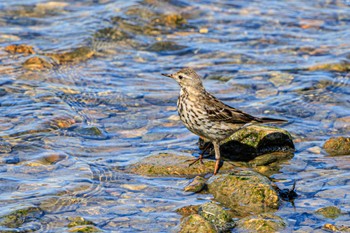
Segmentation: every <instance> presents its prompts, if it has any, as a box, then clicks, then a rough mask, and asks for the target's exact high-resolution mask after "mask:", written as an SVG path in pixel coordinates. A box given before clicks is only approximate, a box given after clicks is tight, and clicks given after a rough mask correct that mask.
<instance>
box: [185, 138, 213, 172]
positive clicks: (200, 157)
mask: <svg viewBox="0 0 350 233" xmlns="http://www.w3.org/2000/svg"><path fill="white" fill-rule="evenodd" d="M209 147H210V143H208V145H206V147H205V148H204V150H203V151H202V153H201V154H200V155H199V157H198V158H197V159H189V160H186V162H188V161H192V163H190V164H189V165H188V166H189V167H190V166H192V165H193V164H195V163H197V162H198V161H200V162H201V164H203V157H204V153H205V152H206V151H207V150H208V149H209Z"/></svg>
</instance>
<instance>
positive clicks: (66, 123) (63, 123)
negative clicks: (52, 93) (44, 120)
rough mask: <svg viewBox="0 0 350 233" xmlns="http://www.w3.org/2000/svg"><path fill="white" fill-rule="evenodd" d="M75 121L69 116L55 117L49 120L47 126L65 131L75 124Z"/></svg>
mask: <svg viewBox="0 0 350 233" xmlns="http://www.w3.org/2000/svg"><path fill="white" fill-rule="evenodd" d="M75 123H76V122H75V119H74V118H72V117H70V116H62V117H56V118H54V119H52V120H50V122H49V125H50V126H51V127H54V128H60V129H65V128H69V127H71V126H72V125H73V124H75Z"/></svg>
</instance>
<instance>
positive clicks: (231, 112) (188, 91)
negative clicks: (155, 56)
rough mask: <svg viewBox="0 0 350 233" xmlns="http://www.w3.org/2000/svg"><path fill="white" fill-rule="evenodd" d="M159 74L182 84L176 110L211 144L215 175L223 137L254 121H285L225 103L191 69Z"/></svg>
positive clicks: (190, 126)
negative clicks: (245, 111) (246, 111)
mask: <svg viewBox="0 0 350 233" xmlns="http://www.w3.org/2000/svg"><path fill="white" fill-rule="evenodd" d="M162 75H164V76H167V77H170V78H172V79H174V80H175V81H177V82H178V84H179V85H180V87H181V91H180V96H179V98H178V100H177V111H178V113H179V115H180V119H181V121H182V122H183V123H184V124H185V126H186V127H187V129H189V130H190V131H191V132H192V133H194V134H197V135H199V136H200V137H203V138H205V139H207V140H208V141H210V142H212V143H213V145H214V151H215V159H216V163H215V169H214V175H215V174H216V173H217V172H218V170H219V165H220V159H221V158H220V143H221V142H222V141H223V140H224V139H226V138H228V137H229V136H230V135H232V134H233V133H235V132H237V131H238V130H241V129H243V128H245V127H247V126H250V125H253V124H261V123H277V124H278V123H285V122H287V121H285V120H280V119H273V118H265V117H263V118H259V117H254V116H251V115H249V114H247V113H244V112H242V111H240V110H238V109H235V108H233V107H230V106H228V105H226V104H224V103H223V102H221V101H220V100H218V99H217V98H216V97H214V96H213V95H212V94H210V93H209V92H207V91H206V90H205V88H204V86H203V84H202V81H201V78H200V76H199V75H198V74H197V73H196V72H195V71H194V70H193V69H191V68H184V69H182V70H180V71H178V72H176V73H173V74H162ZM202 159H203V153H202V154H201V155H200V156H199V158H198V159H195V160H194V162H193V163H195V162H197V161H198V160H200V161H201V162H202ZM193 163H191V164H190V165H192V164H193Z"/></svg>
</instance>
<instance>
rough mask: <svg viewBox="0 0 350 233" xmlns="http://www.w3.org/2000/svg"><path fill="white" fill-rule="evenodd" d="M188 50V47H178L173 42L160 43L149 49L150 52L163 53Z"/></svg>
mask: <svg viewBox="0 0 350 233" xmlns="http://www.w3.org/2000/svg"><path fill="white" fill-rule="evenodd" d="M184 48H186V46H182V45H178V44H177V43H175V42H173V41H158V42H156V43H154V44H152V45H151V46H149V47H148V49H147V50H148V51H152V52H161V51H175V50H181V49H184Z"/></svg>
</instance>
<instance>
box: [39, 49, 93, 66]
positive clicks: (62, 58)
mask: <svg viewBox="0 0 350 233" xmlns="http://www.w3.org/2000/svg"><path fill="white" fill-rule="evenodd" d="M94 53H95V51H94V50H93V49H92V48H89V47H79V48H75V49H73V51H71V52H64V53H47V54H45V55H46V56H48V57H51V58H52V59H54V60H55V61H56V62H57V63H58V64H66V63H73V64H75V63H78V62H82V61H85V60H87V59H89V58H91V57H92V56H93V55H94Z"/></svg>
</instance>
